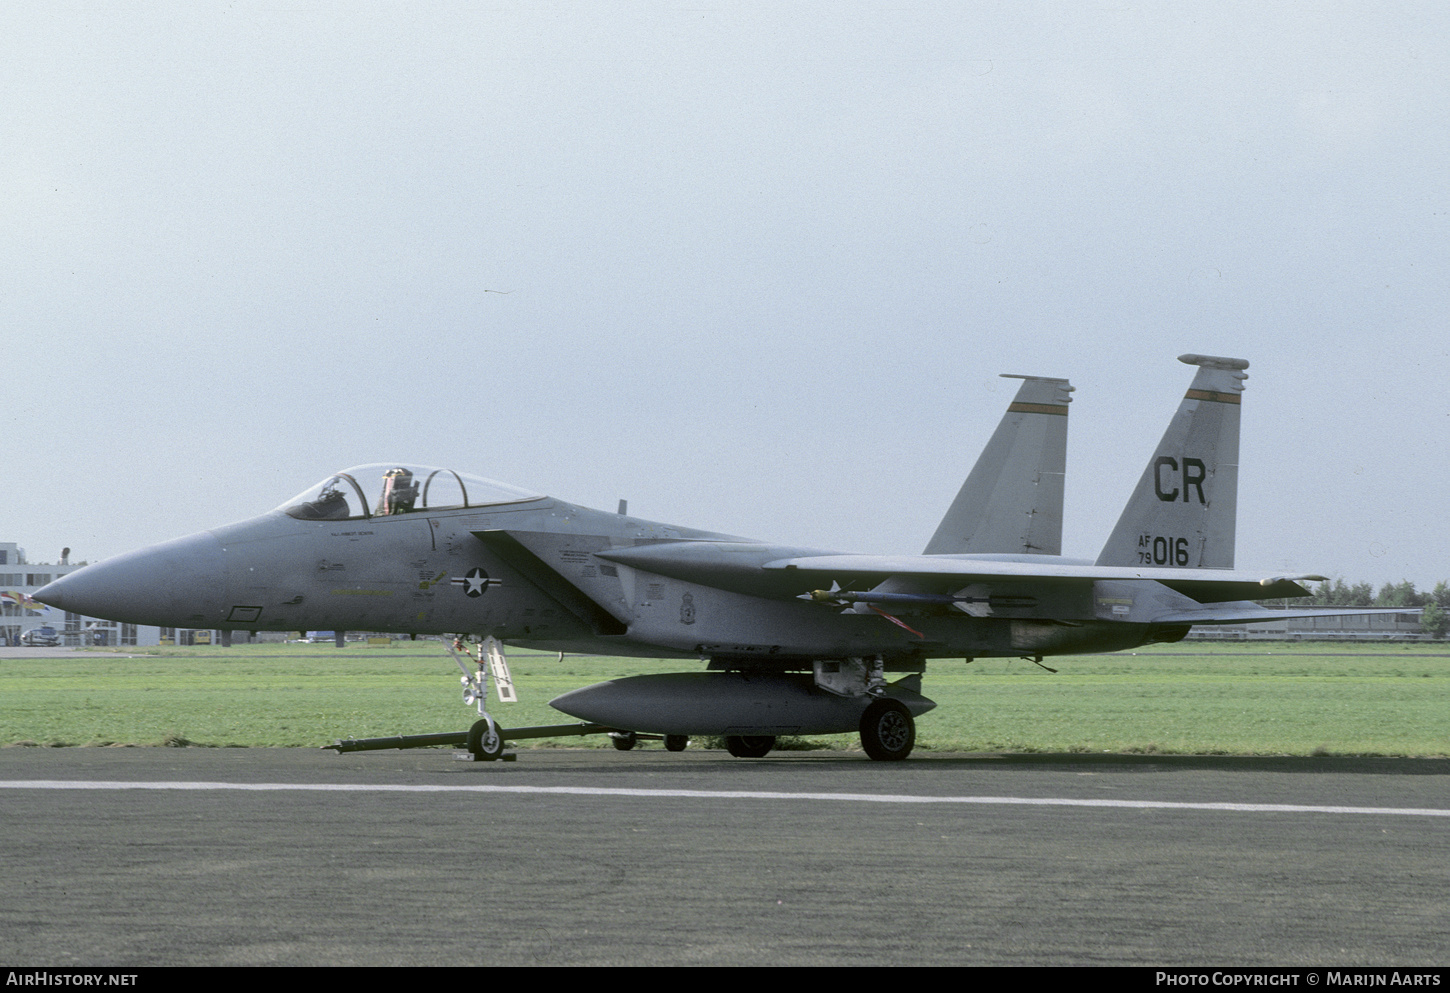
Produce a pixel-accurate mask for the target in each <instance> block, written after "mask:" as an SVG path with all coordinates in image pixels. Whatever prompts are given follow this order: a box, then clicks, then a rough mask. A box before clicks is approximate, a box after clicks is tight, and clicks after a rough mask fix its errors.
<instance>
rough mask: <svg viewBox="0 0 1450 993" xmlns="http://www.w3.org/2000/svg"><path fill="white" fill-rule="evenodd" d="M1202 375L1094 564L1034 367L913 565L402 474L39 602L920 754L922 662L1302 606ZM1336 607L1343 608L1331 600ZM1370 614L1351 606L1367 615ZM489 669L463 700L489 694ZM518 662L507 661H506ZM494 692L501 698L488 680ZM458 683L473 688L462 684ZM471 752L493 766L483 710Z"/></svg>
mask: <svg viewBox="0 0 1450 993" xmlns="http://www.w3.org/2000/svg"><path fill="white" fill-rule="evenodd" d="M1180 361H1182V362H1184V363H1187V364H1189V365H1192V366H1195V367H1196V370H1197V371H1196V374H1195V375H1194V378H1193V381H1192V384H1191V385H1190V387H1189V389H1188V392H1187V393H1186V394H1185V395H1184V398H1183V401H1182V403H1181V404H1180V406H1179V408H1178V411H1177V413H1176V414H1175V416H1174V417H1173V420H1172V422H1171V423H1170V425H1169V427H1168V430H1167V432H1166V433H1165V434H1164V436H1163V439H1162V441H1161V442H1160V443H1159V445H1158V448H1157V450H1156V451H1155V452H1154V453H1153V455H1152V457H1151V459H1150V460H1149V463H1148V466H1147V468H1146V469H1145V470H1144V473H1143V476H1142V478H1141V479H1140V481H1139V482H1138V485H1137V487H1136V489H1134V491H1133V494H1132V496H1131V498H1130V499H1129V501H1128V504H1127V507H1126V508H1125V510H1124V511H1123V515H1122V518H1121V519H1120V520H1119V521H1118V524H1117V527H1116V528H1115V529H1114V530H1113V532H1112V535H1111V537H1110V538H1109V539H1108V542H1107V545H1106V546H1105V547H1104V548H1103V551H1102V554H1101V555H1100V556H1099V557H1098V559H1097V561H1096V562H1087V561H1082V560H1071V559H1064V558H1062V557H1061V555H1060V552H1061V544H1062V499H1063V479H1064V473H1065V467H1066V440H1067V421H1068V417H1067V412H1068V403H1069V401H1070V399H1071V397H1070V394H1071V393H1072V391H1073V388H1072V386H1071V385H1069V384H1068V382H1067V381H1066V380H1063V379H1052V378H1047V377H1037V376H1021V377H1013V378H1020V379H1022V381H1023V382H1022V384H1021V387H1020V388H1019V390H1018V391H1017V394H1016V396H1015V397H1014V399H1013V401H1012V403H1011V404H1010V406H1009V407H1008V410H1007V413H1006V415H1005V416H1004V418H1003V420H1002V422H1001V424H1000V425H999V426H998V428H997V430H996V432H995V433H994V434H993V436H992V438H991V440H990V441H989V443H988V445H987V447H986V449H985V450H984V451H983V453H982V455H981V457H980V458H979V460H978V461H977V464H976V465H975V467H974V468H973V469H972V472H971V474H970V475H969V476H968V478H967V480H966V482H965V483H964V484H963V486H962V488H961V492H960V493H959V494H958V495H957V498H956V500H955V501H954V502H953V503H952V504H951V506H950V508H949V509H948V511H947V513H946V515H945V517H944V518H943V519H942V521H941V523H940V525H939V526H938V528H937V530H936V532H935V534H933V536H932V538H931V540H930V541H929V542H928V544H927V545H926V548H925V550H924V551H923V553H922V554H920V555H899V556H892V555H852V554H843V553H839V552H833V551H824V550H818V549H810V548H800V547H794V546H781V545H774V544H768V543H765V542H760V541H753V540H750V539H747V538H739V537H734V536H731V535H725V534H717V533H714V532H709V531H700V530H694V529H691V528H685V527H678V526H673V525H667V524H659V523H655V522H652V521H646V520H641V519H638V518H634V517H630V516H627V515H626V514H625V513H624V507H623V506H621V508H620V512H619V513H609V512H607V511H600V510H592V509H589V508H586V507H580V506H576V505H574V504H570V503H566V502H564V501H562V500H559V499H556V498H554V497H549V496H545V495H543V494H539V493H534V492H531V491H529V490H524V489H518V488H515V487H512V486H507V485H504V484H502V483H497V482H493V481H491V480H487V479H483V478H480V477H477V476H472V475H468V474H465V473H460V472H454V471H452V470H449V469H439V468H432V467H427V466H419V465H411V464H407V463H380V464H374V465H365V466H357V467H354V468H351V469H347V470H345V471H343V472H338V473H335V474H333V475H331V476H328V477H327V478H326V479H324V480H323V481H322V482H320V483H318V484H316V485H315V486H312V487H310V488H309V489H307V490H305V491H303V492H302V493H300V494H298V495H297V496H295V497H293V498H292V499H290V500H288V501H286V502H285V503H283V504H282V505H281V506H280V507H278V508H276V509H275V510H272V511H270V512H268V513H266V514H263V515H262V516H260V517H256V518H253V519H251V520H247V521H243V522H241V523H238V524H232V525H228V526H226V527H220V528H216V529H214V530H211V531H206V532H202V533H201V534H196V535H192V536H190V537H186V538H180V539H178V540H175V541H172V542H168V543H165V544H162V545H157V546H154V547H152V548H147V549H143V550H141V551H137V552H132V553H129V554H126V555H121V556H118V557H116V558H113V559H110V560H107V561H105V562H101V563H98V564H94V565H90V566H87V567H86V568H84V569H80V570H77V571H75V572H72V573H70V574H69V575H67V576H65V577H63V578H61V579H59V580H57V581H55V582H53V583H51V584H50V585H49V586H46V587H44V588H43V589H41V590H40V591H38V592H37V593H36V594H35V596H36V599H38V600H41V601H43V602H45V603H48V604H50V605H52V606H55V607H59V608H62V609H65V610H69V611H74V612H77V613H81V614H85V615H88V616H92V617H104V618H107V619H113V620H117V621H125V622H128V623H134V624H154V625H158V626H164V627H194V628H219V629H222V630H224V631H229V630H236V629H242V630H254V631H255V630H273V631H277V630H308V629H324V630H334V631H337V632H338V633H339V638H340V636H341V632H342V631H345V630H354V631H358V630H362V631H391V632H408V633H412V634H414V635H418V634H442V635H456V636H460V641H461V638H462V636H470V637H471V638H473V639H476V640H477V641H478V642H479V643H481V644H487V645H488V646H489V652H488V655H489V657H490V659H491V660H492V661H493V662H494V663H495V666H494V672H495V674H496V675H498V674H499V669H498V667H497V664H498V663H501V662H502V652H501V650H500V649H498V648H497V647H496V646H497V645H499V644H500V643H502V644H508V645H512V646H519V647H527V648H534V649H545V650H548V651H560V652H577V653H588V654H600V655H608V656H634V657H647V658H680V659H694V660H699V661H700V662H703V663H704V664H703V666H702V667H701V668H696V669H692V670H690V671H685V672H679V673H672V674H665V675H647V676H633V677H624V678H619V679H612V680H608V681H606V682H602V683H598V684H595V685H593V686H586V687H583V688H581V689H577V690H573V691H571V692H569V693H565V694H564V695H562V696H560V697H558V698H557V699H555V700H553V701H551V704H552V706H554V707H555V708H556V709H558V710H560V711H562V712H563V713H566V714H568V715H570V716H572V717H575V718H578V719H579V720H582V721H585V722H588V723H587V724H586V725H581V726H580V727H586V728H588V729H590V730H610V731H613V732H615V733H616V734H619V735H621V737H624V738H626V740H632V739H629V738H628V736H629V735H631V734H635V733H645V734H651V735H662V736H665V739H666V743H667V747H672V748H673V747H681V745H680V743H682V742H683V741H684V740H685V737H686V736H690V735H722V736H724V737H725V739H726V743H727V746H728V747H729V749H730V751H731V752H732V753H733V754H736V755H739V756H743V757H750V756H760V755H764V754H766V753H767V752H768V751H769V750H770V749H771V748H772V747H773V746H774V744H775V740H776V737H777V736H779V735H786V734H790V735H812V734H835V733H842V732H858V733H859V734H860V736H861V742H862V745H863V748H864V749H865V751H866V753H867V754H868V755H869V756H870V757H871V758H873V759H879V760H899V759H904V758H905V757H906V756H907V755H908V754H910V752H911V750H912V748H913V746H914V743H915V736H916V728H915V721H916V718H917V717H919V716H920V715H922V714H923V713H925V712H927V711H929V710H930V709H931V708H932V707H934V706H935V704H934V703H933V702H932V701H931V700H929V699H927V698H926V697H925V696H923V695H922V693H921V689H922V685H921V681H922V675H923V673H924V672H925V671H926V667H927V663H928V662H929V661H930V660H933V659H942V658H966V659H968V660H970V659H973V658H985V657H1018V656H1020V657H1027V658H1031V659H1033V660H1034V661H1037V662H1038V663H1039V664H1040V663H1041V660H1042V658H1043V657H1045V656H1048V655H1056V654H1082V653H1090V652H1111V651H1118V650H1121V649H1127V648H1134V647H1137V646H1140V645H1145V644H1150V643H1153V642H1172V641H1178V640H1179V639H1181V638H1183V637H1184V635H1185V634H1187V632H1188V629H1189V627H1190V626H1191V625H1193V624H1239V623H1246V622H1250V621H1257V620H1262V619H1264V618H1266V617H1273V618H1284V617H1294V616H1305V615H1308V614H1313V613H1323V612H1324V611H1322V610H1317V611H1316V610H1299V611H1281V610H1275V611H1269V610H1267V609H1265V608H1263V607H1259V606H1257V605H1255V604H1254V603H1252V602H1250V601H1251V600H1254V599H1266V598H1271V597H1272V598H1279V597H1294V596H1305V595H1307V592H1308V591H1307V590H1305V589H1304V588H1303V587H1302V586H1300V585H1299V584H1298V582H1297V581H1298V580H1317V579H1320V578H1322V577H1319V576H1314V575H1299V576H1277V575H1274V576H1265V575H1263V574H1260V573H1245V572H1236V571H1234V569H1233V559H1234V527H1235V515H1236V509H1235V504H1236V495H1237V486H1238V438H1239V415H1240V409H1241V399H1242V393H1243V389H1244V385H1243V384H1244V380H1245V379H1246V378H1247V374H1246V373H1245V372H1244V370H1245V369H1246V368H1247V367H1248V362H1246V361H1244V360H1242V359H1232V358H1220V357H1214V356H1205V355H1184V356H1181V357H1180ZM1341 612H1343V611H1341ZM1357 612H1358V611H1357ZM484 655H485V652H484V650H483V649H482V648H480V651H479V664H480V676H479V677H478V681H477V683H470V681H469V679H468V676H467V669H466V667H465V699H473V698H476V697H478V696H479V695H480V693H481V692H483V690H484V689H486V688H483V687H482V680H483V676H482V669H483V658H484ZM504 671H506V670H504ZM500 691H502V686H500ZM470 692H471V694H472V695H471V696H470ZM479 712H480V715H481V716H480V719H479V720H478V721H477V722H476V723H475V724H474V726H473V728H472V729H471V730H470V732H469V733H468V735H467V745H468V748H469V750H470V751H472V752H473V753H474V755H475V756H476V757H478V758H481V759H495V758H498V757H500V755H501V754H502V751H503V747H504V743H505V741H506V740H509V739H514V738H520V737H532V736H537V733H536V732H538V731H547V730H549V729H532V731H531V729H512V730H510V729H505V728H502V727H501V726H500V725H499V724H498V723H497V722H496V721H495V720H494V719H493V718H492V717H491V716H490V715H489V714H488V713H487V711H486V709H485V707H484V705H483V703H482V702H481V701H480V703H479Z"/></svg>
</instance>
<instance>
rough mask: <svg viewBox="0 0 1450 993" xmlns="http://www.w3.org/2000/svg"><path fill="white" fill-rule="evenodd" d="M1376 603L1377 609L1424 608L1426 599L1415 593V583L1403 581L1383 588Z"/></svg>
mask: <svg viewBox="0 0 1450 993" xmlns="http://www.w3.org/2000/svg"><path fill="white" fill-rule="evenodd" d="M1374 603H1375V606H1376V607H1423V606H1424V605H1425V598H1424V597H1423V596H1421V595H1420V594H1419V593H1417V592H1416V591H1415V584H1414V583H1412V582H1410V581H1409V580H1408V579H1403V580H1401V581H1400V582H1398V583H1385V584H1384V585H1383V586H1381V587H1380V592H1379V596H1377V597H1375V598H1374Z"/></svg>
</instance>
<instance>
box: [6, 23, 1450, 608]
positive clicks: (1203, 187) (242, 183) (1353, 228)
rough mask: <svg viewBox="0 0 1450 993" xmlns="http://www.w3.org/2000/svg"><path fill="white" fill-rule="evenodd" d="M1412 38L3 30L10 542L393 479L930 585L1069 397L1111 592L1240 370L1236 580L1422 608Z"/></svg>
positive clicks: (1423, 210)
mask: <svg viewBox="0 0 1450 993" xmlns="http://www.w3.org/2000/svg"><path fill="white" fill-rule="evenodd" d="M1447 54H1450V13H1447V11H1446V8H1444V7H1443V6H1442V5H1434V4H1429V3H1425V4H1403V5H1402V4H1389V3H1377V4H1374V5H1356V4H1292V5H1291V4H1258V3H1246V4H1233V3H1223V2H1214V3H1204V4H1191V3H1173V4H1166V3H1163V4H1146V5H1137V4H1129V3H1124V2H1113V3H1103V4H1099V5H1091V4H1082V3H1064V4H1052V3H1049V4H1041V3H1020V2H1012V3H1004V4H972V5H962V4H956V3H946V4H929V3H923V4H905V5H902V6H894V7H891V8H886V7H885V6H883V5H879V4H867V5H854V6H852V5H842V4H838V3H822V4H809V3H796V4H779V3H769V4H766V3H762V4H743V3H722V4H718V5H712V4H709V3H703V4H702V3H700V2H698V0H696V2H692V3H689V4H680V5H677V4H670V3H643V4H641V3H616V4H608V3H602V4H583V3H580V4H556V5H549V4H541V3H527V4H525V3H503V4H498V5H495V6H489V7H485V6H483V5H478V4H456V5H455V4H442V3H435V4H422V3H415V4H386V5H381V4H380V5H366V4H351V3H336V4H294V3H287V4H267V5H257V4H245V3H233V4H225V5H203V4H196V3H184V4H177V5H174V6H169V7H168V6H165V5H162V4H155V3H146V4H136V5H131V6H123V5H118V4H112V3H101V4H94V5H89V4H77V5H63V4H40V5H10V6H7V7H6V8H5V9H4V10H3V12H0V181H3V184H4V191H5V195H4V196H3V198H0V260H3V265H0V319H3V337H4V341H5V347H4V352H3V355H4V366H3V368H4V369H5V377H4V379H5V386H6V389H5V391H4V395H5V397H6V399H7V403H6V404H5V405H4V412H3V417H4V425H5V428H6V437H7V438H8V442H7V443H6V444H5V446H4V448H3V451H4V452H5V453H6V456H7V457H6V461H7V463H8V465H7V466H6V470H5V476H6V478H7V479H9V480H10V481H11V483H10V485H8V486H7V487H6V490H7V496H6V497H5V498H4V501H3V504H0V539H3V540H13V541H18V542H19V543H20V544H21V545H22V546H23V547H25V549H26V550H27V552H28V554H29V556H30V558H31V559H32V560H34V561H53V560H54V559H55V558H56V556H57V555H58V554H59V551H60V548H61V547H62V546H66V545H68V546H70V547H71V548H72V549H73V555H74V557H75V558H76V559H90V560H92V561H95V560H97V559H100V558H104V557H107V556H110V555H114V554H117V553H119V552H123V551H127V550H130V549H132V548H137V547H140V546H142V545H145V544H149V543H152V542H156V541H160V540H164V539H167V538H171V537H175V536H179V535H181V534H185V533H190V532H194V531H198V530H202V529H204V528H207V527H212V526H215V525H219V524H223V523H227V522H230V521H233V520H238V519H241V518H244V517H248V516H251V515H253V514H256V513H260V512H262V511H264V510H266V509H268V508H270V507H273V506H276V505H277V504H279V503H281V502H282V501H283V500H284V499H286V498H287V497H289V496H291V495H293V494H294V493H296V492H298V491H300V490H302V489H303V488H305V487H307V486H308V485H310V484H312V483H314V482H316V481H318V480H319V479H321V478H322V477H324V476H326V475H328V474H329V473H330V472H332V471H333V470H335V469H340V468H343V467H345V466H348V465H352V464H355V463H361V462H376V461H386V460H393V459H396V460H410V461H416V462H422V463H431V464H436V465H445V466H450V467H453V468H456V469H459V470H464V471H470V472H474V473H478V474H481V475H484V476H491V477H494V478H496V479H500V480H502V481H505V482H510V483H514V484H517V485H520V486H525V487H528V488H532V489H535V490H540V491H543V492H547V493H550V494H552V495H555V496H558V497H561V498H564V499H567V500H571V501H574V502H577V503H584V504H588V505H591V506H598V507H603V508H605V509H613V507H614V505H615V502H616V501H617V500H618V499H619V498H620V497H627V498H628V499H629V501H630V511H631V512H632V513H634V514H637V515H639V516H643V517H649V518H652V519H655V520H664V521H669V522H672V523H678V524H686V525H691V526H695V527H703V528H709V529H713V530H720V531H726V532H731V533H735V534H742V535H748V536H753V537H759V538H765V539H773V540H781V541H788V542H795V543H799V544H804V545H813V546H819V547H824V548H832V549H839V550H842V551H860V552H918V551H920V550H921V548H922V546H923V545H924V544H925V542H926V540H927V538H928V537H930V535H931V533H932V531H933V530H934V529H935V526H936V522H937V521H938V519H939V518H940V517H941V515H942V513H943V512H944V511H945V509H946V507H947V505H948V504H949V503H950V501H951V499H952V497H953V496H954V495H955V493H956V490H957V487H958V486H959V485H960V483H961V480H962V478H963V477H964V476H965V475H966V472H967V471H968V469H969V468H970V466H971V464H972V462H973V461H974V460H975V459H976V457H977V454H978V452H979V451H980V450H981V447H982V446H983V444H984V443H985V442H986V439H987V437H988V436H989V435H990V433H991V431H992V429H993V428H994V427H995V425H996V422H997V420H998V418H999V417H1000V416H1001V414H1002V410H1003V407H1004V405H1005V404H1006V402H1007V401H1008V399H1009V398H1010V396H1011V394H1012V392H1013V390H1014V389H1015V383H1014V382H1013V381H1009V380H1002V379H999V378H997V374H998V373H1002V372H1012V373H1033V374H1040V375H1050V376H1067V377H1070V378H1071V380H1072V382H1073V384H1074V385H1075V386H1076V387H1077V393H1076V394H1075V396H1076V401H1075V402H1074V404H1073V410H1072V425H1071V428H1070V434H1069V450H1068V487H1067V517H1066V525H1065V529H1064V551H1065V552H1066V553H1068V554H1074V555H1083V556H1094V555H1096V553H1097V550H1098V548H1099V546H1100V545H1101V544H1102V542H1103V541H1104V540H1105V539H1106V537H1107V535H1108V532H1109V531H1110V530H1111V529H1112V525H1113V523H1114V522H1115V521H1116V519H1117V516H1118V513H1119V511H1120V510H1121V507H1122V505H1123V503H1124V502H1125V500H1126V498H1127V495H1128V493H1129V491H1130V490H1131V489H1132V487H1133V485H1134V483H1135V482H1136V480H1137V477H1138V474H1139V473H1140V472H1141V471H1142V467H1143V465H1144V464H1145V463H1146V461H1147V459H1148V456H1149V455H1150V453H1151V451H1152V448H1153V446H1154V445H1155V444H1156V442H1157V439H1158V437H1159V435H1160V434H1161V433H1162V431H1163V428H1164V426H1165V425H1166V424H1167V421H1168V418H1169V417H1170V415H1171V413H1172V411H1173V409H1174V407H1175V406H1176V404H1177V402H1178V399H1179V398H1180V397H1181V396H1182V394H1183V391H1184V389H1185V388H1186V387H1187V384H1188V382H1189V380H1190V379H1191V377H1192V372H1193V370H1191V369H1190V368H1189V367H1187V366H1184V365H1180V364H1179V363H1178V362H1176V361H1175V360H1174V359H1175V357H1176V356H1177V355H1179V354H1181V353H1183V352H1202V353H1207V354H1216V355H1233V356H1241V357H1244V358H1248V359H1249V360H1250V361H1251V362H1252V367H1251V368H1250V370H1249V372H1250V377H1251V378H1250V379H1249V381H1248V391H1247V393H1246V394H1245V398H1244V408H1243V414H1244V420H1243V425H1244V439H1243V460H1242V461H1243V468H1242V472H1241V487H1240V495H1239V545H1238V564H1239V565H1240V566H1241V567H1244V568H1251V569H1265V570H1275V571H1277V570H1282V569H1295V570H1315V571H1323V572H1327V573H1329V574H1330V575H1339V576H1343V577H1345V578H1346V579H1348V580H1350V581H1358V580H1369V581H1372V582H1374V583H1375V584H1376V585H1378V584H1380V583H1383V582H1385V581H1397V580H1400V579H1411V580H1413V581H1414V582H1415V583H1416V584H1417V585H1419V586H1420V587H1422V588H1425V587H1427V586H1429V585H1432V584H1433V583H1435V582H1436V581H1438V580H1441V579H1446V578H1450V522H1447V514H1446V512H1445V510H1444V509H1443V508H1444V506H1445V502H1446V500H1447V499H1450V453H1447V444H1446V439H1447V437H1450V390H1447V373H1450V333H1447V332H1450V328H1447V316H1446V315H1447V314H1450V307H1447V303H1450V272H1447V260H1450V182H1447V180H1450V168H1447V163H1450V83H1447V80H1450V58H1447Z"/></svg>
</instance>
